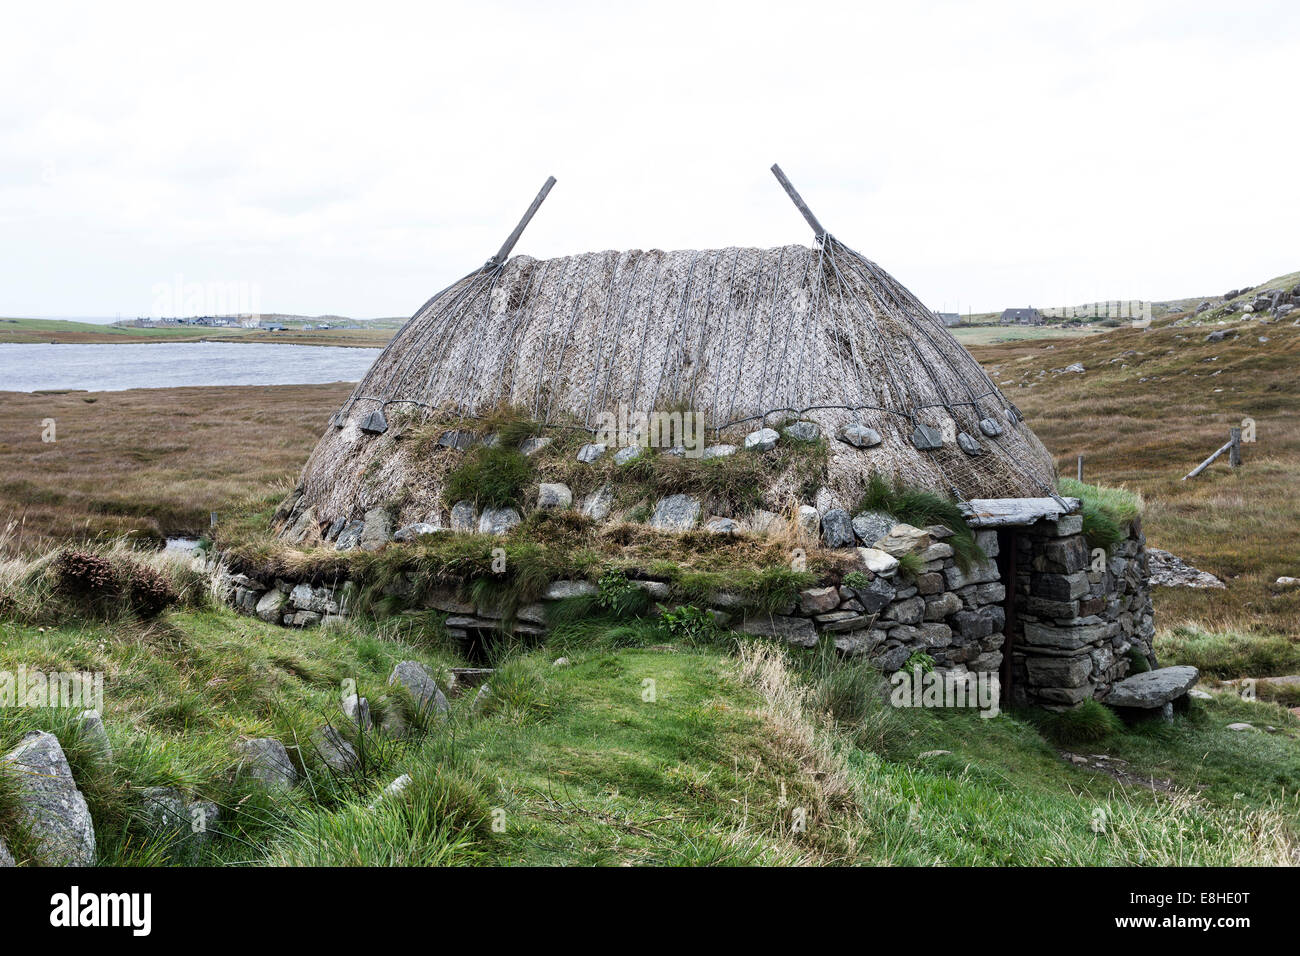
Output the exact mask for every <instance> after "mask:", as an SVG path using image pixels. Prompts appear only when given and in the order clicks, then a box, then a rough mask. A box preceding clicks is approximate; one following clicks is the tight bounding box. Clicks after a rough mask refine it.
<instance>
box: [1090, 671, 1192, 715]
mask: <svg viewBox="0 0 1300 956" xmlns="http://www.w3.org/2000/svg"><path fill="white" fill-rule="evenodd" d="M1200 676H1201V672H1200V671H1198V670H1197V669H1196V668H1195V667H1192V666H1191V665H1188V664H1181V665H1179V666H1177V667H1160V668H1157V669H1156V670H1153V671H1146V672H1144V673H1141V674H1134V675H1133V676H1132V677H1126V678H1124V679H1123V680H1122V681H1119V682H1118V683H1116V684H1115V685H1114V686H1112V687H1111V689H1110V693H1109V694H1107V695H1106V697H1105V699H1104V700H1103V701H1102V702H1103V703H1104V704H1106V705H1107V706H1109V707H1131V708H1136V709H1140V710H1154V709H1155V708H1158V707H1163V706H1164V705H1165V704H1168V703H1171V702H1172V701H1174V700H1176V699H1178V698H1179V697H1183V696H1185V695H1186V694H1187V692H1188V691H1189V690H1191V688H1192V685H1194V684H1195V683H1196V682H1197V680H1199V679H1200Z"/></svg>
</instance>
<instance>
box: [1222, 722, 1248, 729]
mask: <svg viewBox="0 0 1300 956" xmlns="http://www.w3.org/2000/svg"><path fill="white" fill-rule="evenodd" d="M1227 729H1228V730H1254V729H1255V725H1254V724H1248V723H1245V722H1244V721H1238V722H1237V723H1235V724H1228V727H1227Z"/></svg>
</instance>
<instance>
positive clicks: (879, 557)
mask: <svg viewBox="0 0 1300 956" xmlns="http://www.w3.org/2000/svg"><path fill="white" fill-rule="evenodd" d="M858 559H859V560H860V561H861V562H862V563H863V564H864V565H865V566H866V568H867V570H868V571H870V572H872V573H873V574H880V575H885V576H888V575H891V574H893V573H894V572H896V571H897V570H898V558H896V557H894V556H893V555H892V554H889V553H888V552H886V551H881V550H880V549H879V548H858Z"/></svg>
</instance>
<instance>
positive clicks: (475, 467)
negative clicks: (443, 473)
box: [447, 444, 533, 508]
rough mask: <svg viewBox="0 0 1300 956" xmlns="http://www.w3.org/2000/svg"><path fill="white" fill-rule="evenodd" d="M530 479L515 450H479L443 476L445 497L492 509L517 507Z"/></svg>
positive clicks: (522, 458)
mask: <svg viewBox="0 0 1300 956" xmlns="http://www.w3.org/2000/svg"><path fill="white" fill-rule="evenodd" d="M532 477H533V468H532V465H531V464H530V463H529V461H528V459H527V457H525V456H524V455H523V453H522V452H520V451H519V449H517V448H510V447H508V446H506V445H504V444H502V445H494V446H492V447H486V446H480V447H478V448H475V449H474V450H473V451H471V452H470V453H469V454H468V455H466V456H465V461H464V462H462V463H461V464H460V465H459V466H458V467H457V468H455V469H454V470H452V471H451V472H450V473H449V474H448V475H447V496H448V499H449V500H450V501H460V500H468V501H473V502H476V503H478V504H480V505H487V506H491V507H493V508H503V507H506V506H507V505H519V504H522V497H523V493H524V489H525V488H526V487H527V486H528V485H529V484H530V483H531V481H532Z"/></svg>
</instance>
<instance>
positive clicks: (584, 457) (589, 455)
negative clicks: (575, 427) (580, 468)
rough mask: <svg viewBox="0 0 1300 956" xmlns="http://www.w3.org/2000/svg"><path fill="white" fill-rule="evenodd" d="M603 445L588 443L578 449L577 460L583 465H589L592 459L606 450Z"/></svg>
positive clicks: (598, 456)
mask: <svg viewBox="0 0 1300 956" xmlns="http://www.w3.org/2000/svg"><path fill="white" fill-rule="evenodd" d="M606 450H607V449H606V446H605V445H598V444H593V443H588V444H586V445H583V446H582V447H581V448H579V449H578V461H580V462H582V463H583V464H584V465H590V464H591V463H592V462H593V461H595V460H596V459H598V458H600V457H601V456H602V455H604V454H605V452H606Z"/></svg>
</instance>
